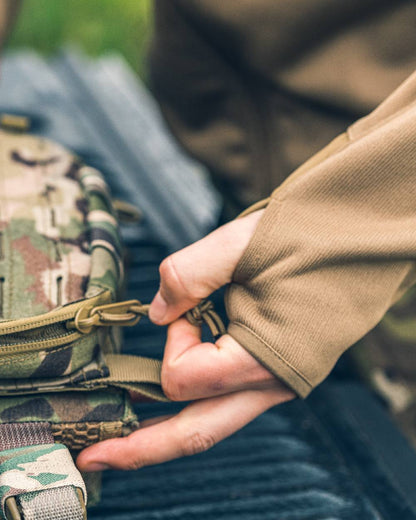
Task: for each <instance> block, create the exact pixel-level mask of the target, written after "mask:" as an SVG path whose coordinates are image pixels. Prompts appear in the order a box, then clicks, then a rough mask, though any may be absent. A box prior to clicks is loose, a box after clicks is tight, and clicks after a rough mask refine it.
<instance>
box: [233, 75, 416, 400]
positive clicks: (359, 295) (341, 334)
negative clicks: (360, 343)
mask: <svg viewBox="0 0 416 520" xmlns="http://www.w3.org/2000/svg"><path fill="white" fill-rule="evenodd" d="M347 135H348V137H347V136H344V137H341V138H339V139H338V140H337V141H336V142H335V143H333V144H332V145H330V147H329V151H328V150H327V151H324V152H322V153H321V154H320V155H321V157H323V160H321V161H319V160H317V161H315V162H316V164H315V165H313V163H312V166H311V167H310V168H303V169H302V170H303V171H302V172H301V173H300V174H296V173H295V178H294V180H292V179H291V178H290V177H289V179H288V181H286V182H285V183H284V184H283V185H282V186H281V187H280V188H278V189H277V190H276V191H275V192H274V193H273V195H272V197H271V200H270V202H269V204H268V206H267V209H266V211H265V214H264V217H263V219H262V220H261V222H260V224H259V226H258V228H257V229H256V232H255V235H254V237H253V239H252V240H251V242H250V244H249V246H248V248H247V250H246V252H245V254H244V255H243V258H242V259H241V261H240V263H239V265H238V267H237V270H236V272H235V277H234V282H235V283H233V285H232V286H231V288H230V290H229V294H228V298H227V311H228V313H229V317H230V320H231V324H230V327H229V333H230V334H231V335H232V336H233V337H234V338H235V339H236V340H237V341H239V342H240V343H241V344H242V345H244V347H245V348H247V349H248V350H249V351H250V352H251V353H252V354H253V355H254V356H255V357H257V358H258V359H259V360H260V361H261V362H262V363H264V364H265V365H266V366H267V367H268V368H269V369H270V370H271V371H272V372H273V373H274V374H276V375H277V376H279V377H281V378H282V379H284V380H285V381H286V382H287V383H288V384H289V386H291V387H292V388H293V389H294V390H295V391H296V392H297V393H298V394H299V395H301V396H305V395H307V394H308V392H309V391H310V390H311V389H312V388H313V387H314V386H316V385H317V384H318V383H320V382H321V381H322V380H323V379H324V378H325V377H326V375H327V374H328V373H329V371H330V370H331V369H332V367H333V365H334V364H335V362H336V361H337V359H338V357H339V356H340V355H341V354H342V352H343V351H344V350H345V349H346V348H348V347H349V346H351V345H352V344H353V343H355V342H356V341H357V340H358V339H359V338H361V337H362V336H363V335H364V334H366V333H367V332H368V331H369V330H370V329H372V328H373V327H374V326H375V325H376V324H377V323H378V321H379V320H380V319H381V318H382V316H383V315H384V313H385V312H386V311H387V309H388V308H389V307H390V306H391V305H392V304H393V303H394V302H395V301H396V300H397V298H398V297H399V296H400V295H402V294H403V292H404V291H405V290H406V289H407V288H408V287H409V286H410V285H411V284H412V283H414V281H415V278H416V277H415V273H416V271H415V261H414V260H415V258H416V211H415V208H416V140H415V136H416V74H414V75H412V76H411V77H410V78H409V79H408V80H407V81H406V82H405V83H404V84H403V85H402V86H401V87H400V88H399V89H398V90H397V91H396V92H394V94H393V95H392V96H390V97H389V98H388V99H387V100H386V101H385V102H384V103H383V104H382V105H381V106H380V107H379V108H378V109H377V110H376V111H374V112H373V113H372V114H371V115H370V116H368V117H366V118H364V119H362V120H360V121H358V122H357V123H355V124H354V125H352V126H351V127H350V128H349V129H348V133H347ZM331 152H332V153H331ZM328 153H329V156H328V157H327V158H325V155H327V154H328Z"/></svg>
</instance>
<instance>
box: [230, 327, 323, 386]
mask: <svg viewBox="0 0 416 520" xmlns="http://www.w3.org/2000/svg"><path fill="white" fill-rule="evenodd" d="M232 324H233V325H235V326H237V327H241V328H243V329H245V330H246V331H247V332H249V333H250V334H251V335H252V336H254V337H255V338H257V339H258V340H259V341H261V343H262V344H263V345H264V346H265V347H267V349H268V350H269V351H270V352H271V353H272V354H273V355H274V356H276V357H277V358H278V359H279V360H280V361H282V362H283V363H284V364H285V365H286V366H287V367H288V368H290V369H291V370H292V371H293V372H295V373H296V374H297V375H298V376H299V377H300V378H301V379H302V380H303V381H304V382H305V383H306V384H307V385H308V386H309V387H310V388H313V385H312V384H311V383H310V382H309V381H308V379H307V378H306V376H304V375H303V374H302V372H300V371H299V370H298V369H297V368H295V367H294V366H293V365H292V364H291V363H289V362H288V361H286V359H284V358H283V357H282V356H281V355H280V354H279V353H278V352H276V350H275V349H274V348H273V347H272V346H271V345H269V344H268V343H267V342H266V341H264V339H263V338H261V337H260V336H259V335H258V334H256V333H255V332H254V331H252V330H251V329H250V328H249V327H247V325H244V324H243V323H240V322H235V321H233V322H232Z"/></svg>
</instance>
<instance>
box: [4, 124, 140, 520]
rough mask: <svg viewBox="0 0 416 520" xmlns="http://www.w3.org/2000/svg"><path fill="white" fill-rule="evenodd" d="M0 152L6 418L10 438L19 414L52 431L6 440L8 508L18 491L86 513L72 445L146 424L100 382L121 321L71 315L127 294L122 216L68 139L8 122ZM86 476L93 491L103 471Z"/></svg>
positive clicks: (31, 512) (36, 507)
mask: <svg viewBox="0 0 416 520" xmlns="http://www.w3.org/2000/svg"><path fill="white" fill-rule="evenodd" d="M0 160H1V168H0V328H1V332H0V395H2V396H3V397H1V398H0V424H1V425H2V427H3V428H5V431H7V432H9V433H10V437H13V435H12V434H11V432H12V430H13V428H17V427H18V426H17V425H19V428H28V427H29V426H30V425H32V426H31V427H33V425H34V424H36V427H40V425H41V424H44V425H46V426H47V428H48V430H49V435H51V437H50V438H49V440H47V441H45V440H44V439H42V442H51V441H52V439H53V440H54V441H55V444H43V445H36V446H27V447H20V445H18V446H19V447H16V448H15V447H14V446H16V445H13V449H7V450H5V449H6V448H8V447H9V446H6V445H4V446H3V449H4V450H5V451H1V452H0V497H1V498H0V500H1V504H2V508H1V510H2V511H3V516H4V503H5V501H6V499H7V498H8V497H10V496H16V500H17V503H18V504H19V507H21V509H22V511H24V514H25V518H28V519H30V518H38V517H42V515H43V514H42V511H43V508H44V507H45V505H46V506H47V505H48V501H49V502H50V503H51V502H53V503H56V504H57V505H58V504H59V506H60V507H61V509H62V510H63V511H59V513H58V511H57V515H56V517H57V518H58V517H59V518H67V517H68V518H78V516H77V515H78V513H79V514H80V515H81V516H80V518H81V517H82V515H83V513H82V511H81V510H80V511H78V513H76V512H75V511H73V510H72V509H71V507H72V506H70V504H71V503H72V504H74V503H76V506H77V507H78V508H79V506H80V503H79V500H78V499H77V498H76V496H75V495H74V489H75V488H74V486H76V487H79V488H80V489H82V490H83V494H84V496H85V497H86V491H85V486H84V484H83V481H82V478H81V476H80V474H79V473H78V471H77V470H76V468H75V466H74V464H73V462H72V458H71V455H70V454H69V452H68V449H67V447H68V448H70V449H71V450H73V451H74V452H75V451H79V450H81V449H83V448H84V447H86V446H88V445H90V444H92V443H94V442H99V441H101V440H104V439H108V438H111V437H116V436H123V435H128V434H129V433H131V431H133V430H135V429H136V428H137V427H138V425H139V423H138V420H137V417H136V415H135V413H134V412H133V410H132V408H131V405H130V400H129V397H128V393H127V392H126V391H124V390H115V389H111V388H105V384H103V383H102V380H103V378H106V377H107V376H109V370H108V367H107V366H106V364H105V361H104V357H103V353H112V352H117V351H118V350H119V349H120V335H119V333H118V331H117V329H116V328H115V327H106V328H103V329H98V330H97V329H94V328H93V329H92V330H91V332H88V331H87V332H88V333H85V334H83V333H81V331H79V330H77V329H76V328H74V326H73V322H74V318H75V313H76V312H77V311H78V310H79V309H81V307H82V308H85V309H86V312H87V316H88V315H89V314H88V313H89V312H90V310H91V308H93V307H94V306H96V305H97V304H98V305H103V304H107V303H111V302H113V301H116V300H117V298H118V296H119V294H118V293H119V288H120V287H121V284H122V281H123V264H122V247H121V243H120V238H119V231H118V224H117V220H116V216H115V211H114V208H113V205H112V202H111V195H110V193H109V190H108V187H107V185H106V183H105V181H104V179H103V177H102V176H101V174H100V172H98V171H97V170H95V169H93V168H89V167H86V166H83V165H82V164H81V163H80V161H79V160H78V159H77V158H76V157H74V156H73V155H72V154H71V153H70V152H68V151H67V150H65V149H64V148H62V147H61V146H59V145H57V144H55V143H52V142H49V141H47V140H45V139H41V138H36V137H32V136H28V135H23V134H17V133H8V132H5V131H3V130H0ZM89 298H94V300H92V302H90V301H89ZM74 302H79V303H77V304H76V305H75V307H74V305H73V304H74ZM91 306H92V307H91ZM87 307H88V308H87ZM90 307H91V308H90ZM73 308H74V310H72V309H73ZM82 312H84V310H83V311H82ZM64 315H65V318H64V317H62V316H64ZM67 315H68V316H67ZM82 316H83V318H85V316H84V315H82ZM33 317H36V319H35V320H34V322H33V323H31V322H30V319H31V318H32V319H33ZM82 332H85V331H82ZM100 383H101V384H100ZM96 387H99V388H101V387H102V388H105V389H104V390H94V389H95V388H96ZM74 388H76V389H78V390H80V389H82V390H87V391H85V392H79V391H78V392H73V391H71V390H72V389H74ZM13 425H14V426H13ZM18 438H20V437H19V436H18ZM33 442H36V441H34V440H33V438H32V439H31V440H30V441H27V443H28V444H29V443H33ZM65 446H67V447H65ZM88 481H89V482H92V483H93V490H94V493H93V495H94V497H95V499H97V498H98V496H99V492H98V486H97V483H98V481H97V480H92V479H91V478H89V479H88ZM58 489H59V490H60V495H59V498H56V497H57V496H58V495H55V494H54V493H55V491H56V490H58ZM45 490H46V491H45ZM64 491H65V492H64ZM65 493H67V494H68V497H67V499H66V498H65ZM48 494H50V497H49V495H48ZM48 497H49V498H48ZM53 497H55V498H53ZM68 508H69V509H68ZM65 509H68V511H67V512H65ZM68 515H69V516H68ZM0 516H1V515H0Z"/></svg>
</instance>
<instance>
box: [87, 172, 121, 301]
mask: <svg viewBox="0 0 416 520" xmlns="http://www.w3.org/2000/svg"><path fill="white" fill-rule="evenodd" d="M77 178H78V179H79V181H80V183H81V186H82V188H83V190H84V194H85V196H86V198H87V200H88V208H89V210H88V215H87V222H88V226H89V240H90V248H91V250H92V266H91V275H90V282H89V286H88V291H87V294H86V296H87V297H90V296H94V295H95V294H96V293H97V290H98V291H99V290H101V289H109V290H110V291H112V292H113V293H114V291H115V289H116V288H117V287H118V286H119V284H120V282H121V281H122V279H123V263H122V258H121V255H122V250H121V249H122V248H121V243H120V237H119V232H118V224H117V220H116V218H115V213H114V210H113V206H112V203H111V195H110V192H109V189H108V186H107V184H106V182H105V181H104V179H103V177H102V175H101V173H100V172H99V171H98V170H96V169H95V168H91V167H88V166H84V167H82V168H80V169H79V170H78V172H77ZM114 296H116V295H115V294H114Z"/></svg>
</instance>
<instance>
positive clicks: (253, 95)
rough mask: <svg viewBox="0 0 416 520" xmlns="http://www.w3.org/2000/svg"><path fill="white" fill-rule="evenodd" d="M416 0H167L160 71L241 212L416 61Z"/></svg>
mask: <svg viewBox="0 0 416 520" xmlns="http://www.w3.org/2000/svg"><path fill="white" fill-rule="evenodd" d="M415 27H416V2H414V1H409V0H348V1H333V0H296V1H293V0H255V1H253V0H226V1H224V0H169V2H166V1H165V0H156V16H155V38H154V41H153V45H152V52H151V60H150V63H151V79H152V83H153V87H154V92H155V94H156V95H157V98H158V100H159V102H160V104H161V107H162V110H163V113H164V115H165V117H166V119H167V121H168V123H169V124H170V126H171V128H172V129H173V131H174V134H175V135H176V137H177V138H178V140H179V141H180V142H181V143H182V144H183V146H184V147H185V148H186V149H187V150H188V151H189V152H190V153H191V154H193V155H194V156H196V157H197V158H198V159H200V160H202V161H203V162H204V163H205V164H206V165H207V166H208V167H209V169H210V171H211V172H212V174H213V176H214V178H215V181H216V183H217V185H218V187H219V188H220V190H221V192H222V193H223V194H224V195H225V197H226V201H227V204H228V209H229V212H228V215H230V216H231V215H233V216H235V215H236V214H237V212H238V211H241V210H242V209H244V208H245V207H247V206H248V205H250V204H252V203H254V202H255V201H257V200H259V199H261V198H264V197H266V196H268V195H269V194H270V193H271V192H272V190H273V189H274V188H275V187H277V186H278V185H279V184H280V183H281V182H282V181H283V180H284V179H285V178H286V177H287V176H288V175H289V174H290V173H291V172H292V171H293V170H294V169H296V168H297V167H298V166H300V165H301V164H302V163H303V162H304V161H305V160H306V159H308V158H309V157H311V156H312V155H313V154H314V153H316V152H317V151H318V150H320V149H321V148H322V147H323V146H325V145H326V144H327V143H328V142H329V141H331V140H332V139H333V138H334V137H335V136H336V135H338V134H340V133H342V132H344V131H345V129H346V128H347V126H348V125H350V124H351V123H353V122H354V121H355V120H357V119H358V118H359V117H362V116H364V115H366V114H368V113H369V112H370V111H371V110H373V109H374V108H375V107H376V106H377V105H378V104H379V103H381V102H382V101H383V100H384V99H385V98H386V97H387V96H388V95H389V94H390V93H391V92H392V91H393V90H394V89H395V88H397V87H398V86H399V84H400V83H401V82H402V81H404V80H405V79H406V78H407V77H408V76H409V75H410V74H411V73H412V72H413V71H414V70H415V69H416V31H415Z"/></svg>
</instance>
